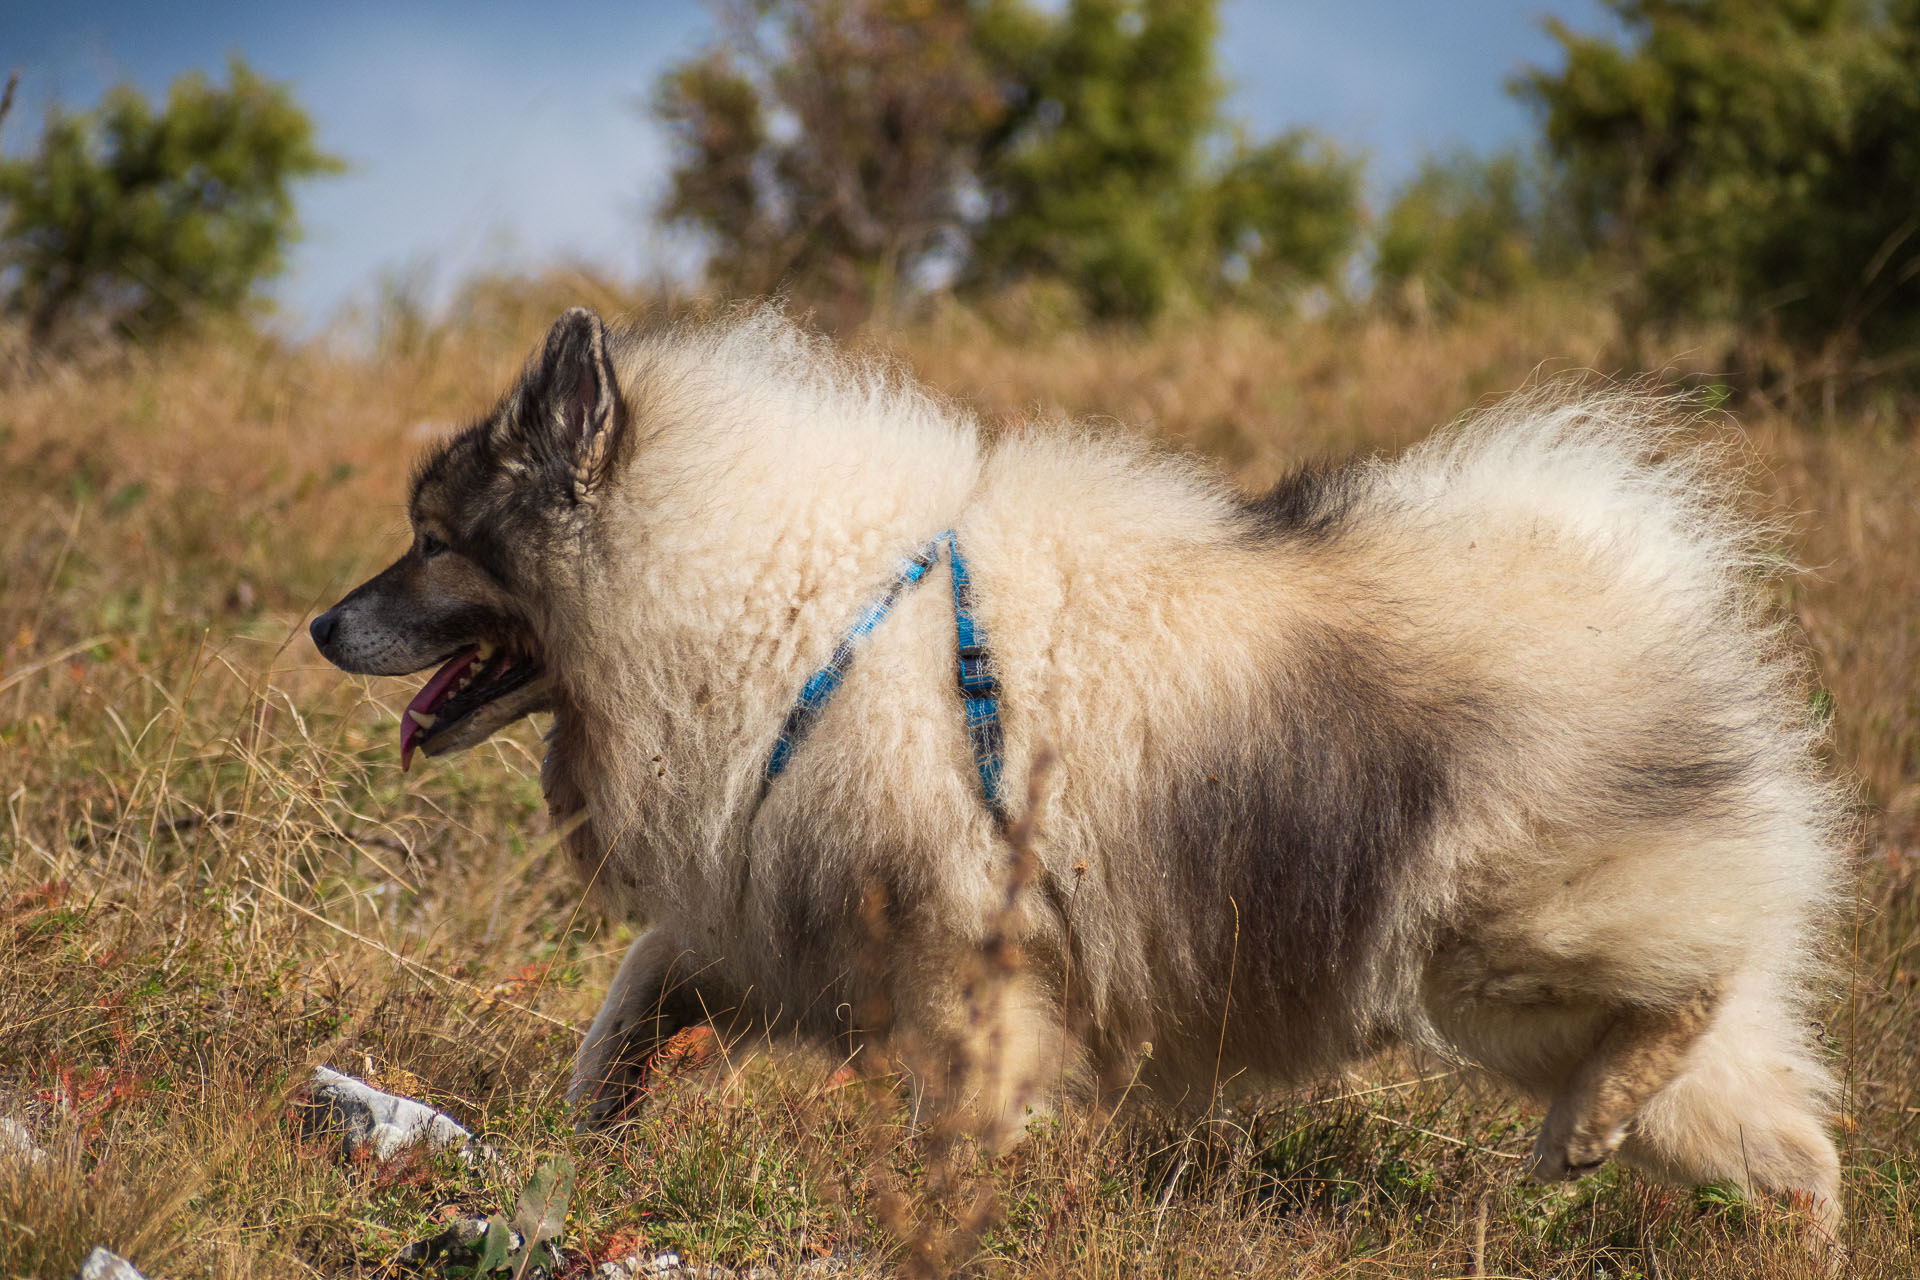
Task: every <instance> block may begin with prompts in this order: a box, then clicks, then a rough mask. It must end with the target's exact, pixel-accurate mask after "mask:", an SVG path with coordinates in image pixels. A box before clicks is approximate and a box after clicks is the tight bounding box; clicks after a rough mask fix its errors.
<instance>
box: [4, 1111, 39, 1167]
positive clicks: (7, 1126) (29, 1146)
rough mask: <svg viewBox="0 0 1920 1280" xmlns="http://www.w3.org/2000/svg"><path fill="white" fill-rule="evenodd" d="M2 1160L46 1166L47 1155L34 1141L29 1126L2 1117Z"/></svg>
mask: <svg viewBox="0 0 1920 1280" xmlns="http://www.w3.org/2000/svg"><path fill="white" fill-rule="evenodd" d="M0 1160H17V1161H19V1162H20V1163H22V1164H28V1165H35V1164H45V1163H46V1160H47V1153H46V1152H45V1151H43V1150H42V1149H41V1147H40V1144H39V1143H37V1142H35V1141H34V1140H33V1134H32V1133H31V1132H30V1131H29V1130H28V1129H27V1126H25V1125H23V1124H21V1123H20V1122H19V1121H18V1120H12V1119H8V1118H7V1117H4V1116H0Z"/></svg>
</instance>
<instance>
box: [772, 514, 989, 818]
mask: <svg viewBox="0 0 1920 1280" xmlns="http://www.w3.org/2000/svg"><path fill="white" fill-rule="evenodd" d="M942 548H945V549H946V552H947V560H948V562H949V563H950V564H951V565H952V566H953V628H954V633H955V637H956V639H957V640H958V642H959V644H958V661H957V667H958V672H959V677H960V696H961V699H962V701H963V703H964V705H965V708H966V718H967V741H968V742H969V744H971V745H972V747H973V763H974V767H975V768H976V769H978V770H979V772H980V790H981V793H982V795H983V796H984V797H985V799H986V803H987V808H988V810H989V811H990V812H992V814H993V816H994V817H995V818H997V819H998V820H1000V821H1001V822H1005V821H1006V819H1007V811H1006V804H1005V801H1004V799H1003V798H1002V796H1001V794H1000V766H1001V755H1002V751H1001V743H1002V737H1001V733H1000V682H999V681H998V680H997V679H995V678H994V675H993V672H992V670H991V664H990V660H989V658H988V655H987V636H986V632H985V631H984V630H983V629H982V628H981V626H980V624H979V622H978V621H976V620H975V618H974V616H973V582H972V579H971V578H969V577H968V575H967V562H966V560H965V559H963V558H962V557H961V555H960V543H959V542H958V541H957V540H956V539H955V538H954V536H953V530H951V529H948V530H946V531H945V532H943V533H940V534H936V535H935V536H934V538H933V539H932V540H931V541H929V542H928V543H927V544H926V545H924V546H922V547H921V548H920V549H919V550H918V551H916V552H914V553H913V555H912V557H910V558H909V559H908V560H907V561H906V563H905V564H902V565H901V566H900V571H899V572H898V573H896V574H894V576H893V581H892V582H890V583H888V584H887V589H886V590H885V591H882V592H881V593H880V594H879V595H878V596H876V597H874V598H873V599H872V600H869V601H868V602H867V604H866V606H865V607H864V608H863V609H862V610H861V611H860V616H859V617H858V618H856V619H855V620H854V623H853V625H852V626H851V627H848V628H847V630H846V631H845V633H843V634H842V635H841V637H840V642H839V643H838V644H836V645H834V647H833V656H832V657H831V658H829V659H827V664H826V665H825V666H823V667H821V668H820V669H819V670H818V671H816V672H814V673H813V674H812V675H810V676H808V677H807V682H806V684H804V685H802V686H801V687H800V696H799V698H798V699H796V700H795V702H794V704H793V710H791V711H789V712H787V719H786V723H784V724H782V725H781V726H780V737H779V739H778V740H777V741H776V742H775V743H774V744H773V753H772V754H771V755H769V756H768V757H767V768H766V774H765V780H764V782H763V784H762V787H761V792H762V794H765V792H766V789H767V788H768V787H771V786H772V785H773V781H774V779H775V778H778V777H779V776H780V775H781V774H782V773H785V772H786V770H787V766H788V765H789V764H791V763H792V762H793V752H794V749H795V748H796V747H798V746H799V745H800V742H801V740H802V739H803V738H805V737H806V736H807V734H808V733H809V732H810V731H811V730H812V729H813V726H814V722H815V721H817V720H819V719H820V713H821V712H823V711H825V710H826V708H827V703H828V702H829V701H831V700H832V698H833V695H834V693H835V692H836V691H837V690H838V689H839V688H840V685H841V683H842V682H843V681H845V680H846V678H847V670H848V668H850V667H852V666H853V659H854V652H855V650H856V649H857V648H858V646H859V644H860V642H861V641H862V640H864V639H866V637H867V636H869V635H871V634H872V633H873V630H874V628H875V627H878V626H879V625H880V623H881V621H882V620H883V619H885V618H886V616H887V615H888V614H889V613H891V612H892V611H893V606H894V605H895V604H896V603H898V602H899V600H900V597H901V596H902V595H904V594H905V593H906V591H907V588H909V587H911V586H913V585H914V584H916V583H918V582H919V581H920V580H921V579H922V578H924V577H926V576H927V573H928V571H929V570H931V569H932V568H933V566H934V564H935V563H936V562H937V561H938V560H939V559H940V551H941V549H942Z"/></svg>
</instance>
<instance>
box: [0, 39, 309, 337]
mask: <svg viewBox="0 0 1920 1280" xmlns="http://www.w3.org/2000/svg"><path fill="white" fill-rule="evenodd" d="M340 167H341V165H340V161H339V160H337V159H335V158H334V157H332V156H329V155H327V154H326V153H325V152H323V151H321V150H320V149H319V148H318V146H317V145H316V144H315V141H314V128H313V122H312V121H311V120H310V119H309V118H308V117H307V115H306V113H305V112H304V111H302V110H301V109H300V107H299V105H298V104H297V103H295V102H294V100H293V98H292V96H291V94H289V93H288V92H287V90H286V89H284V88H282V87H281V86H278V85H275V84H272V83H269V82H268V81H266V80H263V79H261V78H260V77H259V76H257V75H255V74H254V73H253V72H252V71H251V70H249V69H248V67H247V65H246V63H244V62H243V61H241V60H240V59H238V58H235V59H233V60H232V61H231V62H230V63H229V64H228V67H227V83H226V85H225V86H221V85H217V84H215V83H213V82H211V81H210V80H208V79H207V78H206V77H205V76H203V75H199V74H193V75H187V76H182V77H181V78H180V79H179V80H177V81H175V82H174V84H173V86H172V88H171V90H170V91H169V92H168V94H167V100H166V102H165V103H164V104H163V105H161V106H159V107H155V106H154V105H153V104H151V103H149V102H148V101H147V100H146V99H145V98H144V97H143V96H141V94H140V93H139V92H138V91H137V90H135V89H133V88H131V87H129V86H124V85H123V86H121V87H120V88H118V89H116V90H114V91H113V92H112V93H111V94H109V95H108V97H107V99H106V101H104V102H103V103H101V104H100V106H99V107H97V108H96V109H94V110H93V111H89V112H86V113H83V114H70V113H65V112H58V111H56V112H53V113H52V114H51V115H50V116H49V117H48V119H47V123H46V128H45V130H44V132H43V133H42V135H41V138H40V146H39V149H38V151H36V152H35V153H33V154H32V155H29V156H27V157H25V158H23V159H19V160H11V161H0V286H4V295H3V298H0V305H3V306H4V309H5V311H6V312H7V313H9V314H12V315H15V316H19V317H21V318H23V319H24V321H25V323H26V327H27V333H28V336H29V339H30V341H31V342H32V343H33V345H34V346H36V347H39V348H43V349H44V348H46V347H48V346H50V345H56V344H63V343H64V344H69V345H70V344H72V343H74V342H77V341H78V340H79V339H80V338H81V337H82V336H86V335H90V336H95V337H97V336H100V335H102V334H105V333H113V334H119V335H122V336H126V337H147V336H153V335H157V334H162V333H164V332H166V331H167V330H169V329H173V328H177V327H179V326H180V325H181V324H183V323H184V322H186V321H188V320H190V319H193V318H196V317H198V316H201V315H205V314H209V313H230V312H234V311H238V310H241V309H242V308H244V307H246V306H247V305H248V304H249V303H251V302H253V301H255V300H256V299H257V297H258V295H259V290H260V287H261V285H262V284H263V283H264V282H265V281H267V280H269V279H271V278H272V277H273V276H274V275H276V274H278V273H279V271H280V269H281V267H282V265H283V262H284V256H283V255H284V252H285V249H286V247H287V245H288V244H289V243H290V242H291V241H292V239H293V237H294V236H295V235H296V234H297V232H298V221H297V219H296V217H295V211H294V206H293V194H292V189H291V187H292V184H293V182H294V181H296V180H298V179H300V178H305V177H311V176H314V175H317V174H324V173H330V172H334V171H337V170H338V169H339V168H340Z"/></svg>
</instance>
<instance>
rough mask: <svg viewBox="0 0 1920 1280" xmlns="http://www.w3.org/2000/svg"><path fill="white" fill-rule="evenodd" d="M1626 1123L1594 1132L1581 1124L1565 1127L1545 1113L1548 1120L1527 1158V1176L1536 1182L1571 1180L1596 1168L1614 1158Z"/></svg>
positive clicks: (1623, 1134) (1624, 1134)
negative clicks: (1600, 1131) (1568, 1128)
mask: <svg viewBox="0 0 1920 1280" xmlns="http://www.w3.org/2000/svg"><path fill="white" fill-rule="evenodd" d="M1626 1136H1627V1131H1626V1126H1625V1125H1618V1126H1615V1127H1613V1128H1611V1129H1609V1130H1607V1131H1605V1132H1602V1133H1596V1132H1593V1131H1591V1130H1587V1129H1584V1128H1582V1127H1580V1126H1572V1127H1571V1131H1570V1132H1569V1131H1566V1130H1564V1129H1563V1128H1562V1126H1560V1125H1556V1124H1555V1123H1554V1117H1553V1116H1548V1117H1547V1123H1546V1125H1545V1126H1543V1127H1542V1128H1541V1130H1540V1136H1539V1137H1538V1138H1536V1139H1535V1140H1534V1143H1533V1154H1532V1156H1531V1157H1529V1159H1528V1161H1527V1176H1528V1177H1529V1178H1531V1179H1533V1180H1534V1181H1535V1182H1572V1181H1573V1180H1574V1179H1576V1178H1584V1177H1586V1176H1587V1175H1588V1174H1590V1173H1594V1172H1596V1171H1598V1170H1599V1168H1600V1166H1601V1165H1603V1164H1605V1163H1606V1162H1607V1161H1608V1160H1610V1159H1612V1158H1613V1153H1614V1152H1616V1151H1618V1150H1619V1149H1620V1144H1621V1142H1623V1141H1624V1140H1625V1139H1626Z"/></svg>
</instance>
